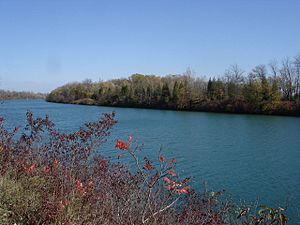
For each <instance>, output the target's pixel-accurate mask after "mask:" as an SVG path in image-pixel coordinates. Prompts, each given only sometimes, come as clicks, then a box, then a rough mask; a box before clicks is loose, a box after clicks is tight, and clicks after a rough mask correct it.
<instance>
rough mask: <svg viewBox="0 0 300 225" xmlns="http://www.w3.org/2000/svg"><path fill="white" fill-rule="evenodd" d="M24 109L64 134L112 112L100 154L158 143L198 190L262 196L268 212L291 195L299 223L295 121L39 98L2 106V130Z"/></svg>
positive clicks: (20, 118)
mask: <svg viewBox="0 0 300 225" xmlns="http://www.w3.org/2000/svg"><path fill="white" fill-rule="evenodd" d="M27 110H31V111H32V112H33V113H34V115H35V116H45V114H48V115H49V116H50V119H52V121H54V123H55V124H56V126H57V127H58V128H59V129H60V130H64V131H71V130H74V129H76V128H79V127H80V126H82V125H83V124H84V122H87V121H92V120H96V119H97V118H98V117H99V116H100V115H101V113H103V112H112V111H115V112H116V115H117V120H118V124H117V125H116V127H115V128H114V131H113V136H112V138H111V139H110V140H109V141H108V142H107V143H106V144H105V145H104V146H103V147H102V148H100V149H99V150H98V151H99V152H101V153H103V154H105V155H107V156H110V155H113V154H114V153H115V151H116V150H115V149H114V143H115V139H117V138H126V137H128V136H129V135H132V136H133V137H134V139H135V140H136V142H138V143H144V150H143V152H144V153H146V154H149V155H152V156H153V155H154V154H156V153H157V152H158V151H159V148H160V147H161V145H162V148H163V152H164V154H165V155H167V156H168V157H172V156H175V157H176V158H177V161H178V164H177V170H178V171H179V173H180V174H181V175H182V176H188V175H192V176H193V185H194V186H195V187H196V188H198V189H202V188H203V185H202V184H203V182H206V183H207V187H208V188H209V189H212V190H216V191H217V190H221V189H226V190H227V192H228V193H230V194H231V195H232V197H233V198H234V199H236V200H238V199H243V200H246V201H251V200H256V199H260V202H262V203H267V204H269V205H271V206H274V207H276V206H282V207H284V206H285V201H286V199H287V198H288V197H291V198H292V200H293V201H292V202H293V203H292V204H293V205H292V206H291V207H290V209H289V210H288V214H289V216H290V218H291V219H292V220H291V224H296V222H295V221H296V220H298V218H299V212H298V209H297V207H298V208H300V207H299V203H300V174H299V171H300V118H294V117H280V116H258V115H230V114H215V113H201V112H175V111H163V110H148V109H131V108H114V107H96V106H80V105H64V104H56V103H47V102H45V101H42V100H29V101H23V100H15V101H5V102H4V103H3V104H2V105H0V115H1V116H3V117H5V118H6V124H7V126H8V127H13V126H16V125H23V124H24V121H25V113H26V111H27ZM292 221H293V222H292Z"/></svg>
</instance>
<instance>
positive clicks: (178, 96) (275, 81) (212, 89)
mask: <svg viewBox="0 0 300 225" xmlns="http://www.w3.org/2000/svg"><path fill="white" fill-rule="evenodd" d="M46 100H47V101H51V102H61V103H75V104H92V105H107V106H123V107H143V108H160V109H175V110H192V111H209V112H232V113H255V114H256V113H257V114H280V115H300V54H299V55H297V56H295V57H293V58H285V59H283V60H282V61H281V62H277V61H272V62H271V63H269V64H268V65H264V64H261V65H258V66H255V67H254V68H253V69H252V70H251V71H250V72H245V71H244V70H242V69H241V68H240V67H239V66H238V65H231V66H230V67H229V68H228V69H227V70H226V71H225V73H224V75H223V76H221V77H220V76H218V77H217V76H214V77H210V78H208V79H206V78H205V77H196V76H195V75H194V74H193V72H192V71H191V70H190V69H188V70H187V71H186V72H184V73H183V74H179V75H167V76H155V75H143V74H133V75H131V76H130V77H129V78H127V79H114V80H109V81H104V82H92V81H91V80H89V79H86V80H84V81H83V82H78V83H69V84H67V85H64V86H62V87H59V88H57V89H55V90H53V91H52V92H51V93H50V94H49V95H48V96H47V98H46Z"/></svg>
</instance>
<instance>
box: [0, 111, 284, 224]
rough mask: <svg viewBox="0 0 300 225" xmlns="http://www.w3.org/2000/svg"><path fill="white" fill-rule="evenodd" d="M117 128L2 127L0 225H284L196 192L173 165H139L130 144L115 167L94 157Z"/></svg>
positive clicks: (270, 215)
mask: <svg viewBox="0 0 300 225" xmlns="http://www.w3.org/2000/svg"><path fill="white" fill-rule="evenodd" d="M115 123H116V120H115V115H114V113H112V114H104V115H103V117H102V118H101V119H100V120H99V121H96V122H91V123H87V124H85V127H83V128H80V129H79V130H78V131H76V132H73V133H69V134H66V133H61V132H59V131H58V130H56V129H55V127H54V124H53V123H52V122H51V121H50V120H49V119H48V117H45V118H36V119H34V118H33V115H32V113H30V112H28V113H27V124H26V126H25V127H24V129H20V128H15V129H14V130H13V131H8V130H7V129H6V128H5V127H4V119H0V224H107V225H108V224H109V225H114V224H115V225H120V224H122V225H125V224H157V225H158V224H162V225H165V224H172V225H173V224H203V225H211V224H244V225H245V224H285V223H286V218H285V216H284V214H283V213H282V210H283V209H272V208H267V207H264V208H262V209H261V210H260V211H259V212H258V213H257V214H255V213H250V212H251V210H250V209H249V208H247V207H243V208H240V209H238V208H237V207H236V206H234V205H233V204H232V203H230V202H228V201H225V200H222V196H221V195H222V192H217V193H215V192H210V193H208V192H204V193H202V194H200V193H197V192H195V191H194V190H193V189H192V188H191V187H190V185H189V181H190V178H189V177H188V178H185V179H180V178H179V177H178V176H177V174H176V171H175V165H176V159H166V158H165V157H164V156H163V155H162V154H159V155H158V157H157V160H153V161H151V160H150V159H149V158H147V157H145V158H143V160H140V159H139V157H138V155H140V154H137V152H138V151H140V150H141V148H140V146H138V145H137V144H135V143H134V142H133V140H132V137H129V138H128V140H126V141H122V140H117V142H116V146H115V148H116V151H119V153H120V154H119V157H118V159H116V161H114V162H112V161H110V160H108V159H106V158H104V157H102V156H100V155H95V154H94V153H93V150H94V149H95V148H97V147H98V146H99V145H101V144H102V143H104V142H105V141H106V138H107V137H108V136H109V135H110V131H111V129H112V127H113V125H114V124H115ZM123 157H127V159H126V162H128V158H129V159H131V160H132V161H133V164H134V168H132V166H131V167H130V169H129V167H128V166H127V165H126V163H124V162H123V161H122V160H123ZM237 210H238V211H237Z"/></svg>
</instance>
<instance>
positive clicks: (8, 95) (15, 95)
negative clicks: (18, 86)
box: [0, 90, 46, 100]
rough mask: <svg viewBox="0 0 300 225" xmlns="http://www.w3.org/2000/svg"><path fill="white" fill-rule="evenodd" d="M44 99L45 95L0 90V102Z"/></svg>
mask: <svg viewBox="0 0 300 225" xmlns="http://www.w3.org/2000/svg"><path fill="white" fill-rule="evenodd" d="M45 97H46V94H42V93H33V92H26V91H5V90H0V100H13V99H45Z"/></svg>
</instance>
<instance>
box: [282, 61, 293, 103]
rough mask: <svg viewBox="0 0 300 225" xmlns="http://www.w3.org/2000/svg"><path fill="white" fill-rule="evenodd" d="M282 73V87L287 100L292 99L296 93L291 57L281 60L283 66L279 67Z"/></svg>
mask: <svg viewBox="0 0 300 225" xmlns="http://www.w3.org/2000/svg"><path fill="white" fill-rule="evenodd" d="M279 73H280V87H281V90H282V91H283V93H284V95H285V98H286V99H287V100H289V101H290V100H292V97H293V94H294V85H293V78H294V73H293V64H292V61H291V60H290V58H285V59H283V60H282V62H281V68H280V69H279Z"/></svg>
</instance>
